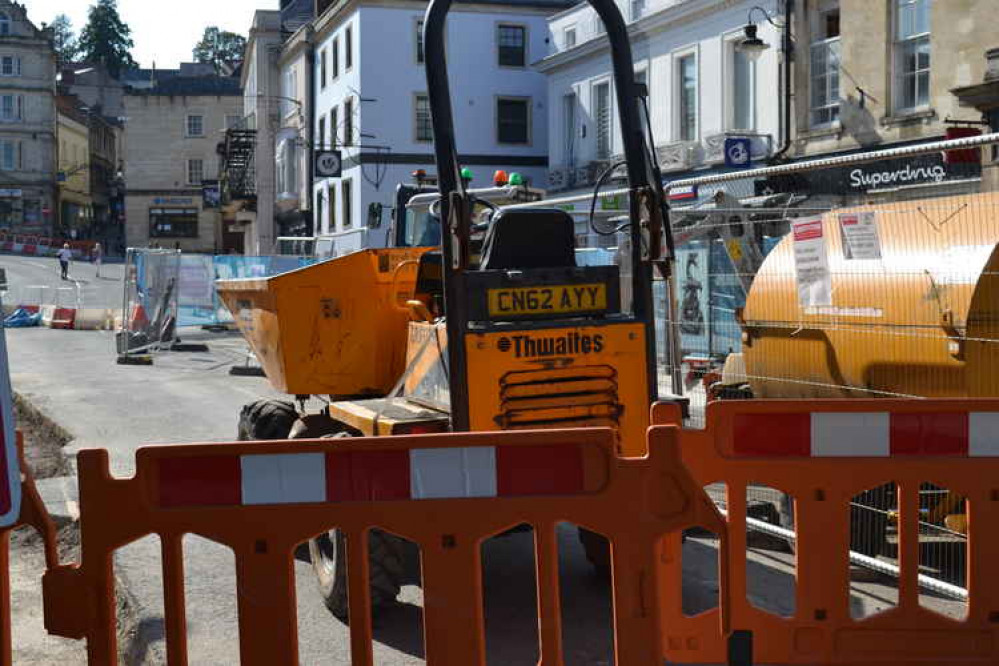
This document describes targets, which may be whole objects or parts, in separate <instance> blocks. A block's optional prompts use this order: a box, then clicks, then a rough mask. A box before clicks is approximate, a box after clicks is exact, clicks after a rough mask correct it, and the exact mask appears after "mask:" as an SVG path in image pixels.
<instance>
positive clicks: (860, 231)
mask: <svg viewBox="0 0 999 666" xmlns="http://www.w3.org/2000/svg"><path fill="white" fill-rule="evenodd" d="M839 230H840V233H842V235H843V257H844V258H845V259H848V260H851V259H880V258H881V239H880V238H878V222H877V217H876V214H875V212H874V211H872V210H865V211H863V212H860V213H843V214H841V215H840V216H839Z"/></svg>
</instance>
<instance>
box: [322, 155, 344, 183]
mask: <svg viewBox="0 0 999 666" xmlns="http://www.w3.org/2000/svg"><path fill="white" fill-rule="evenodd" d="M342 167H343V164H342V162H341V160H340V151H338V150H324V151H320V152H318V153H316V175H317V176H319V177H320V178H337V177H339V175H340V170H341V168H342Z"/></svg>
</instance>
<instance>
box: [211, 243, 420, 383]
mask: <svg viewBox="0 0 999 666" xmlns="http://www.w3.org/2000/svg"><path fill="white" fill-rule="evenodd" d="M428 249H430V248H398V249H397V248H392V249H376V250H363V251H360V252H355V253H353V254H348V255H344V256H342V257H337V258H336V259H330V260H329V261H324V262H322V263H319V264H313V265H312V266H307V267H305V268H300V269H298V270H294V271H290V272H288V273H282V274H280V275H275V276H273V277H269V278H244V279H236V280H220V281H219V282H218V283H217V288H218V293H219V295H220V296H221V297H222V300H223V301H224V302H225V304H226V307H228V308H229V311H230V312H232V316H233V318H234V319H235V320H236V325H237V326H238V327H239V330H240V333H242V334H243V337H244V338H245V339H246V341H247V342H248V343H249V344H250V347H251V348H252V349H253V352H254V353H255V354H256V356H257V359H258V360H259V361H260V365H261V366H262V367H263V369H264V372H265V373H266V375H267V379H268V380H269V381H270V383H271V385H272V386H273V387H274V388H275V389H277V390H279V391H282V392H284V393H289V394H293V395H331V396H337V397H353V396H383V395H385V394H386V393H388V392H389V391H390V390H391V389H392V387H393V386H394V385H395V383H396V381H398V379H399V377H400V376H401V375H402V372H403V370H404V369H405V361H406V338H407V335H408V332H407V323H408V322H409V311H408V309H407V308H406V307H405V302H406V300H407V299H409V298H412V295H413V290H414V287H415V281H416V265H417V262H418V260H419V257H420V255H422V254H423V253H424V252H426V251H427V250H428Z"/></svg>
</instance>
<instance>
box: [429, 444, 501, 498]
mask: <svg viewBox="0 0 999 666" xmlns="http://www.w3.org/2000/svg"><path fill="white" fill-rule="evenodd" d="M409 474H410V486H411V488H412V493H413V499H443V498H457V497H496V494H497V491H496V448H495V447H492V446H479V447H465V448H458V449H413V450H411V451H410V452H409Z"/></svg>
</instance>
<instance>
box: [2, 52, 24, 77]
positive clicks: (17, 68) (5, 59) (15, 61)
mask: <svg viewBox="0 0 999 666" xmlns="http://www.w3.org/2000/svg"><path fill="white" fill-rule="evenodd" d="M8 63H10V71H7V64H8ZM0 76H5V77H9V76H21V58H20V57H19V56H14V55H5V56H2V57H0Z"/></svg>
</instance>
